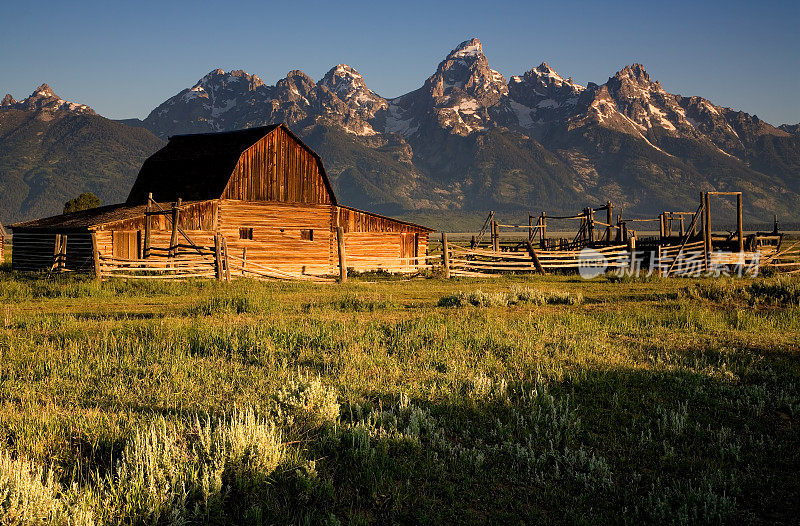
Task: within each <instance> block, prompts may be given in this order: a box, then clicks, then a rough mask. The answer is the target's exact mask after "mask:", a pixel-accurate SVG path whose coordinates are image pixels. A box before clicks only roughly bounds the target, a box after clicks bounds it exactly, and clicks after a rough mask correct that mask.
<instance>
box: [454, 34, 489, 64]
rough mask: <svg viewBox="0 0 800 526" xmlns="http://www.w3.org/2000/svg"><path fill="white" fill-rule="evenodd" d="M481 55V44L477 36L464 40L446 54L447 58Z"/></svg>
mask: <svg viewBox="0 0 800 526" xmlns="http://www.w3.org/2000/svg"><path fill="white" fill-rule="evenodd" d="M480 55H483V44H481V41H480V40H478V39H477V38H472V39H470V40H465V41H464V42H462V43H460V44H459V45H458V46H456V48H455V49H454V50H453V51H451V52H450V54H449V55H447V58H449V59H452V58H463V57H478V56H480Z"/></svg>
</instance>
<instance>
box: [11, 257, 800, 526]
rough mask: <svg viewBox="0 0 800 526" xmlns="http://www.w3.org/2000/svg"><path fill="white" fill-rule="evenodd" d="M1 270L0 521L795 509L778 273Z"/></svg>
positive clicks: (791, 292) (791, 380)
mask: <svg viewBox="0 0 800 526" xmlns="http://www.w3.org/2000/svg"><path fill="white" fill-rule="evenodd" d="M369 281H370V280H368V278H361V279H360V280H359V279H356V280H352V282H350V283H348V284H346V285H344V286H340V285H309V284H281V283H258V282H245V281H240V282H235V283H233V284H230V285H226V284H219V283H216V282H204V283H182V284H174V285H162V284H150V283H132V284H125V283H114V282H111V283H104V284H102V285H100V284H97V283H94V282H92V281H88V280H83V279H80V278H44V277H40V278H28V277H20V276H14V275H12V274H11V273H10V272H8V271H7V270H5V271H0V300H2V304H3V305H4V306H3V307H0V309H2V310H0V320H1V321H0V523H3V524H18V523H22V524H39V523H41V522H40V521H43V520H47V521H49V522H53V523H56V524H59V523H61V524H105V523H109V524H119V523H122V524H153V523H161V524H172V523H213V524H226V523H229V524H295V523H297V524H370V523H428V524H438V523H459V524H461V523H465V524H486V523H493V524H517V523H598V522H612V523H641V522H658V523H674V524H688V523H698V522H701V523H743V522H744V523H795V522H796V520H797V517H798V513H800V484H798V483H797V473H798V471H799V470H800V316H798V314H799V313H800V310H799V308H798V299H800V280H797V279H794V280H789V279H786V278H760V279H758V280H756V281H747V280H738V281H737V280H721V281H719V280H683V279H669V280H661V279H652V280H634V279H622V280H620V279H613V278H609V277H600V278H596V279H595V280H592V281H590V282H586V281H582V280H580V279H578V278H575V277H569V276H560V277H559V276H555V277H545V278H530V277H528V278H525V277H507V278H498V279H493V280H485V281H477V280H453V281H449V282H446V281H444V280H440V279H435V278H434V279H420V280H414V281H391V280H376V279H373V280H372V281H374V282H369Z"/></svg>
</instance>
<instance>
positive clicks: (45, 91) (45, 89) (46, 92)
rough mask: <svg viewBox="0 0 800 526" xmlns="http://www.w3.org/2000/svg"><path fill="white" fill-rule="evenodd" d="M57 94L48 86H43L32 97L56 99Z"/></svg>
mask: <svg viewBox="0 0 800 526" xmlns="http://www.w3.org/2000/svg"><path fill="white" fill-rule="evenodd" d="M55 96H56V94H55V93H54V92H53V89H52V88H51V87H50V86H48V85H47V84H42V85H41V86H39V87H38V88H36V91H34V92H33V93H32V94H31V97H55Z"/></svg>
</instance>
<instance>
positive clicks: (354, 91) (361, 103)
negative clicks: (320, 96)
mask: <svg viewBox="0 0 800 526" xmlns="http://www.w3.org/2000/svg"><path fill="white" fill-rule="evenodd" d="M318 84H319V86H322V87H325V88H327V89H328V90H330V91H331V92H332V93H334V94H336V96H337V97H339V99H341V100H342V101H343V102H345V103H347V104H349V105H351V106H353V107H355V110H356V111H357V112H358V113H359V115H361V117H363V118H366V119H369V118H372V117H373V116H374V115H375V112H377V111H379V110H381V109H383V108H386V107H387V106H388V102H387V101H386V99H384V98H383V97H380V96H378V95H377V94H376V93H375V92H374V91H372V90H371V89H369V88H368V87H367V83H366V82H365V81H364V77H363V76H362V75H361V73H359V72H358V71H357V70H356V69H355V68H353V67H351V66H348V65H347V64H337V65H336V66H334V67H333V68H331V69H330V71H328V72H327V73H326V74H325V76H324V77H322V80H320V81H319V83H318Z"/></svg>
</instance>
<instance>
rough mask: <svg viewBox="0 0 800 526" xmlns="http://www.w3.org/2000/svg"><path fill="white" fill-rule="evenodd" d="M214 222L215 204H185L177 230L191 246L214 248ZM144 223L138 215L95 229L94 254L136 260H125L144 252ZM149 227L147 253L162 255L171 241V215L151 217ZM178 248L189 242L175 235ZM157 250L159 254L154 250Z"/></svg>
mask: <svg viewBox="0 0 800 526" xmlns="http://www.w3.org/2000/svg"><path fill="white" fill-rule="evenodd" d="M160 207H161V208H162V209H164V210H170V207H169V206H168V205H165V204H161V205H160ZM154 209H155V208H154ZM216 221H217V201H202V202H199V203H191V204H186V205H183V206H182V207H181V210H180V212H179V214H178V226H180V228H181V229H182V230H183V231H184V233H185V234H186V235H187V236H188V237H189V239H191V241H192V242H193V243H194V244H196V245H200V246H205V247H211V246H213V245H214V232H215V231H216V227H217V224H216ZM145 223H146V219H145V216H143V215H142V216H139V217H135V218H131V219H125V220H122V221H116V222H114V223H107V224H104V225H102V226H99V227H97V231H96V233H97V246H98V250H99V251H100V253H101V254H104V255H108V256H115V257H124V258H125V259H136V257H129V256H138V255H139V254H138V252H139V247H141V249H144V238H145ZM150 225H151V227H150V228H151V230H150V246H151V247H152V248H154V250H153V251H152V252H151V253H152V254H153V255H164V254H165V251H164V250H163V249H167V248H169V245H170V241H171V238H172V216H171V214H169V215H166V216H165V215H154V216H151V217H150ZM139 240H141V241H139ZM178 244H181V245H187V244H189V242H188V241H187V240H186V238H185V237H183V235H181V234H180V233H179V234H178ZM159 248H160V249H162V250H158V249H159ZM178 252H179V253H191V252H192V251H191V250H190V249H185V248H182V249H181V250H179V251H178Z"/></svg>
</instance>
